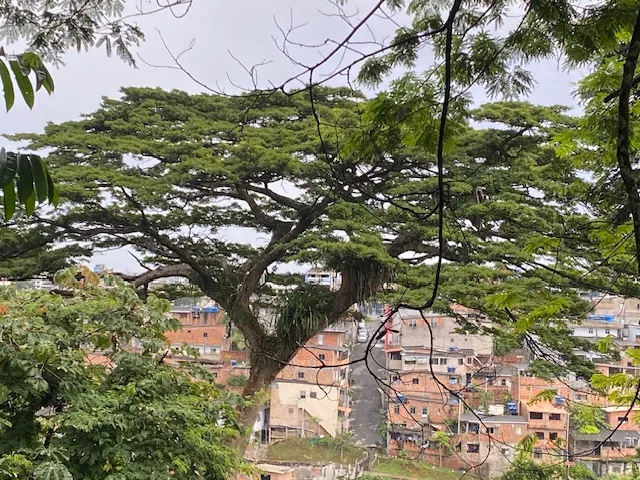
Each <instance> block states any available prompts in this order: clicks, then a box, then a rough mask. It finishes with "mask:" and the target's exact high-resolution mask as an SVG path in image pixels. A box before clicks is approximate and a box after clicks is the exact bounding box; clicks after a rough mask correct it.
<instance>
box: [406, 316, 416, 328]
mask: <svg viewBox="0 0 640 480" xmlns="http://www.w3.org/2000/svg"><path fill="white" fill-rule="evenodd" d="M417 325H418V322H417V321H416V319H415V318H410V319H409V320H407V326H408V327H415V326H417Z"/></svg>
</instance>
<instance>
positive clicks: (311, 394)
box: [309, 392, 318, 398]
mask: <svg viewBox="0 0 640 480" xmlns="http://www.w3.org/2000/svg"><path fill="white" fill-rule="evenodd" d="M309 396H310V397H311V398H318V393H317V392H309Z"/></svg>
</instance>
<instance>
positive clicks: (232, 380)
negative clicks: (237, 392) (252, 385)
mask: <svg viewBox="0 0 640 480" xmlns="http://www.w3.org/2000/svg"><path fill="white" fill-rule="evenodd" d="M246 384H247V377H244V376H242V375H231V376H230V377H229V380H227V385H229V386H230V387H244V386H245V385H246Z"/></svg>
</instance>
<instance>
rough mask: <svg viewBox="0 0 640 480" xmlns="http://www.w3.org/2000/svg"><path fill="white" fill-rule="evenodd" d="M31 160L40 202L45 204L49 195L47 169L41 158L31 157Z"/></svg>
mask: <svg viewBox="0 0 640 480" xmlns="http://www.w3.org/2000/svg"><path fill="white" fill-rule="evenodd" d="M30 158H31V173H33V183H34V185H35V189H36V194H37V197H38V202H44V201H45V199H46V198H47V195H48V193H49V181H48V172H47V167H46V166H45V164H44V162H43V161H42V159H41V158H40V157H39V156H37V155H30Z"/></svg>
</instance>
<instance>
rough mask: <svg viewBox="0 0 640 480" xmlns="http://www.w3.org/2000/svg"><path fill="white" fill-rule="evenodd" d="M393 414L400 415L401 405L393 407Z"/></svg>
mask: <svg viewBox="0 0 640 480" xmlns="http://www.w3.org/2000/svg"><path fill="white" fill-rule="evenodd" d="M393 413H395V414H396V415H398V414H400V405H394V406H393Z"/></svg>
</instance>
